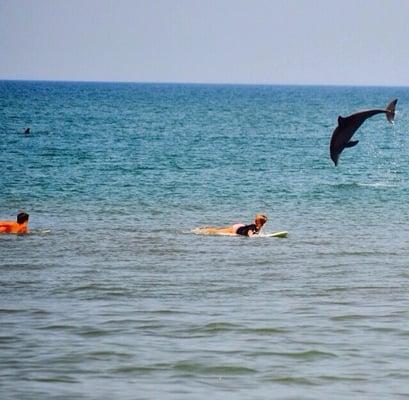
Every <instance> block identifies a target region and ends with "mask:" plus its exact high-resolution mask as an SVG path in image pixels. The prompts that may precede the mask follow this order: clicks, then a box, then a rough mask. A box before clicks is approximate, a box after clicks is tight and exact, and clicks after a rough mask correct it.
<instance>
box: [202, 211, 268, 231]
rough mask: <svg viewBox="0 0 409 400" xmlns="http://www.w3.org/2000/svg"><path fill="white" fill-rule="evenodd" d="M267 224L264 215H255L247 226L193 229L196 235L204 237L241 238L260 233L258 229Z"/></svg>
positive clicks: (235, 225)
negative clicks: (238, 236) (232, 236)
mask: <svg viewBox="0 0 409 400" xmlns="http://www.w3.org/2000/svg"><path fill="white" fill-rule="evenodd" d="M266 222H267V217H266V216H265V215H264V214H257V215H256V217H255V219H254V223H253V224H249V225H244V224H234V225H232V226H225V227H221V228H217V227H213V226H207V227H204V228H197V229H195V232H196V233H202V234H205V235H241V236H253V235H257V234H258V233H259V232H260V229H261V228H262V227H263V226H264V224H265V223H266Z"/></svg>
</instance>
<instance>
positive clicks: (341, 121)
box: [329, 99, 398, 165]
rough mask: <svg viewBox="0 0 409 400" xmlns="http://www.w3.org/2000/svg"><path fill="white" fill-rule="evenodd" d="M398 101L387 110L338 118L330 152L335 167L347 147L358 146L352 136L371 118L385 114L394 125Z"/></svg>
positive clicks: (369, 111) (366, 111)
mask: <svg viewBox="0 0 409 400" xmlns="http://www.w3.org/2000/svg"><path fill="white" fill-rule="evenodd" d="M397 101H398V99H395V100H393V101H391V102H390V103H389V104H388V106H387V107H386V109H385V110H381V109H373V110H365V111H360V112H357V113H355V114H351V115H349V116H348V117H341V116H339V117H338V126H337V127H336V128H335V130H334V132H333V133H332V136H331V143H330V146H329V151H330V155H331V160H332V161H333V162H334V164H335V165H337V164H338V158H339V156H340V154H341V153H342V151H343V150H344V149H345V148H347V147H353V146H355V145H357V144H358V142H359V140H351V138H352V135H353V134H354V133H355V132H356V131H357V130H358V129H359V127H360V126H361V125H362V124H363V123H364V122H365V121H366V120H367V119H368V118H370V117H372V116H374V115H376V114H381V113H384V114H386V118H387V120H388V121H389V122H390V123H391V124H393V122H394V119H395V107H396V103H397Z"/></svg>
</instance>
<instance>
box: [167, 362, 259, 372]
mask: <svg viewBox="0 0 409 400" xmlns="http://www.w3.org/2000/svg"><path fill="white" fill-rule="evenodd" d="M173 369H175V370H177V371H181V372H189V374H194V373H199V374H205V375H247V374H254V373H257V370H255V369H253V368H249V367H243V366H240V365H213V366H208V365H203V364H199V363H194V362H188V361H181V362H178V363H176V364H174V365H173Z"/></svg>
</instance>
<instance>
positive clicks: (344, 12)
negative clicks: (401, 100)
mask: <svg viewBox="0 0 409 400" xmlns="http://www.w3.org/2000/svg"><path fill="white" fill-rule="evenodd" d="M0 79H45V80H83V81H84V80H85V81H87V80H92V81H133V82H203V83H209V82H212V83H267V84H350V85H409V0H340V1H335V0H201V1H198V0H112V1H110V0H0Z"/></svg>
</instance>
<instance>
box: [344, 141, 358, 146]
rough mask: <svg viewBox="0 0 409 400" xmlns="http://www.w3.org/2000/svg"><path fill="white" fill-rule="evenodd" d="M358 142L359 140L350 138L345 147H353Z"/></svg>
mask: <svg viewBox="0 0 409 400" xmlns="http://www.w3.org/2000/svg"><path fill="white" fill-rule="evenodd" d="M358 143H359V140H350V141H349V142H348V143H347V144H346V145H345V147H354V146H356V145H357V144H358Z"/></svg>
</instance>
